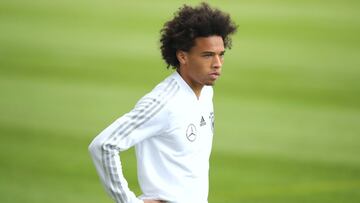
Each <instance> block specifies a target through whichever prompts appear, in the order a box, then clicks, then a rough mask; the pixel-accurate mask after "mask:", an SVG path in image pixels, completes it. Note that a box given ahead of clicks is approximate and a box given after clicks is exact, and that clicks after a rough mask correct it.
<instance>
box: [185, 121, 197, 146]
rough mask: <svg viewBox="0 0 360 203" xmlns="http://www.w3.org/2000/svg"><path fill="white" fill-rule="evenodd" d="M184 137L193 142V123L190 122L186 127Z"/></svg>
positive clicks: (194, 131)
mask: <svg viewBox="0 0 360 203" xmlns="http://www.w3.org/2000/svg"><path fill="white" fill-rule="evenodd" d="M186 138H187V139H188V140H189V141H190V142H194V141H195V140H196V127H195V125H194V124H192V123H191V124H190V125H189V126H188V127H187V130H186Z"/></svg>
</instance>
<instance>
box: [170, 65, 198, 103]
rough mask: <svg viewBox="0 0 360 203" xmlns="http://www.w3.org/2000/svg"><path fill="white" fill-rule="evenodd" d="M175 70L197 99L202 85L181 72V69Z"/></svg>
mask: <svg viewBox="0 0 360 203" xmlns="http://www.w3.org/2000/svg"><path fill="white" fill-rule="evenodd" d="M176 71H177V72H178V73H179V75H180V76H181V77H182V79H183V80H184V81H185V82H186V83H187V84H188V85H189V87H190V88H191V89H192V91H193V92H194V94H195V95H196V97H197V99H199V98H200V95H201V90H202V88H203V87H204V85H202V84H199V83H196V82H195V81H193V80H192V79H191V78H190V77H189V76H188V75H186V74H183V73H181V71H180V70H179V69H176Z"/></svg>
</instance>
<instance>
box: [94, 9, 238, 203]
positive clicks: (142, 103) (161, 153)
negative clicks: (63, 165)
mask: <svg viewBox="0 0 360 203" xmlns="http://www.w3.org/2000/svg"><path fill="white" fill-rule="evenodd" d="M235 31H236V26H235V24H234V23H233V22H232V21H231V19H230V17H229V15H228V14H225V13H223V12H221V11H220V10H217V9H213V8H211V7H210V6H209V5H208V4H206V3H202V4H201V5H200V6H198V7H194V8H193V7H189V6H186V5H185V6H183V7H182V8H181V9H180V10H179V11H178V12H177V13H176V15H175V17H174V18H173V19H172V20H171V21H169V22H167V23H165V26H164V28H163V29H162V30H161V39H160V42H161V52H162V56H163V59H164V60H165V62H166V63H167V64H168V67H169V66H172V67H173V68H174V69H176V71H174V73H172V74H171V75H170V76H169V77H167V78H166V79H165V80H164V81H162V82H161V83H160V84H158V85H157V86H156V87H155V88H154V89H153V90H152V91H151V92H150V93H148V94H147V95H145V96H144V97H143V98H141V99H140V100H139V102H138V103H137V104H136V106H135V107H134V109H133V110H132V111H130V112H129V113H127V114H125V115H123V116H122V117H120V118H119V119H117V120H116V121H115V122H114V123H112V124H111V125H110V126H109V127H107V128H106V129H105V130H104V131H102V132H101V133H100V134H99V135H98V136H97V137H96V138H95V139H94V140H93V142H92V143H91V144H90V146H89V150H90V152H91V155H92V158H93V161H94V163H95V166H96V169H97V171H98V174H99V176H100V179H101V181H102V183H103V184H104V186H105V188H106V190H107V191H108V193H109V195H110V196H111V197H112V198H113V199H114V200H115V201H116V202H118V203H120V202H121V203H142V202H145V203H160V202H169V203H207V201H208V200H207V198H208V178H209V174H208V172H209V157H210V152H211V145H212V138H213V137H212V136H213V132H214V111H213V103H212V97H213V89H212V87H211V86H212V85H214V83H215V81H216V80H217V79H218V77H219V76H220V74H221V67H222V64H223V60H224V59H223V57H224V53H225V48H230V45H231V39H230V37H229V35H230V34H233V33H234V32H235ZM132 146H135V150H136V157H137V167H138V180H139V184H140V186H141V190H142V192H143V194H142V195H141V196H140V197H136V196H135V194H134V193H133V192H132V191H130V189H129V187H128V183H127V181H126V179H125V178H124V176H123V173H122V169H121V161H120V159H119V152H121V151H124V150H127V149H128V148H130V147H132Z"/></svg>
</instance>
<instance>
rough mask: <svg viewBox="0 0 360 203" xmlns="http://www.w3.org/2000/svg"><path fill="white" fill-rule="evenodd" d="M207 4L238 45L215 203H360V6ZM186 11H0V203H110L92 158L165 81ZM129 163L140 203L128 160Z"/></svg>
mask: <svg viewBox="0 0 360 203" xmlns="http://www.w3.org/2000/svg"><path fill="white" fill-rule="evenodd" d="M211 3H212V4H213V5H216V6H217V7H219V8H222V9H223V10H225V11H228V12H230V13H231V15H232V16H233V18H234V20H235V21H236V22H237V23H238V24H239V32H238V33H237V34H236V35H235V36H234V38H233V49H232V50H230V51H228V52H227V54H226V59H225V61H226V62H225V66H224V70H223V71H224V74H223V76H222V78H221V79H220V80H219V82H218V83H217V85H216V87H215V91H216V92H215V98H214V101H215V111H216V133H215V137H214V146H213V153H212V156H211V176H210V196H209V202H210V203H233V202H246V203H258V202H259V203H260V202H261V203H263V202H266V203H272V202H273V203H282V202H284V203H289V202H291V203H293V202H295V203H296V202H299V203H303V202H309V203H313V202H316V203H321V202H324V203H325V202H326V203H335V202H359V201H360V158H359V154H360V125H359V123H360V80H359V78H360V69H359V67H360V57H359V56H360V41H359V37H358V36H360V16H359V15H358V10H359V9H360V3H359V2H358V1H350V0H349V1H325V0H316V1H309V0H302V1H284V0H271V1H264V0H257V1H211ZM182 4H183V2H182V1H151V2H150V1H136V2H135V1H134V2H124V1H115V0H108V1H99V0H91V1H69V0H67V1H47V0H36V1H22V0H3V1H1V2H0V92H1V99H0V112H1V114H0V136H1V142H0V166H1V167H0V173H1V174H2V176H1V178H0V202H4V203H7V202H15V203H16V202H29V203H32V202H34V203H35V202H36V203H38V202H53V203H57V202H59V203H60V202H61V203H66V202H88V203H92V202H94V203H95V202H96V203H97V202H111V200H110V199H109V198H108V197H107V195H106V193H105V192H104V190H103V188H102V185H101V184H100V181H99V179H98V177H97V175H96V172H95V168H94V166H93V164H92V162H91V160H90V156H89V154H88V152H87V146H88V144H89V143H90V142H91V140H92V139H93V138H94V137H95V136H96V135H97V133H99V132H100V131H101V130H102V129H103V128H105V127H106V126H107V125H108V124H110V123H111V122H112V121H113V120H114V119H116V118H117V117H118V116H121V115H122V114H123V113H125V112H127V111H129V110H130V109H131V108H132V107H133V105H134V104H135V102H136V101H137V100H138V99H139V98H140V97H141V96H142V95H144V94H145V93H146V92H148V91H150V90H151V89H152V88H153V86H154V85H156V84H157V83H158V82H159V81H161V80H162V79H163V78H164V77H166V76H167V75H168V74H170V72H171V71H167V70H166V69H165V64H164V63H163V62H162V60H161V56H160V52H159V49H158V46H159V43H158V39H159V30H160V29H161V27H162V25H163V23H164V22H165V21H166V20H167V19H169V18H171V16H172V13H173V12H174V11H175V10H176V9H177V8H178V7H179V6H181V5H182ZM192 4H195V3H192ZM122 161H123V163H124V164H123V165H124V170H125V174H126V177H127V179H128V180H129V183H130V186H131V188H132V189H133V190H134V191H135V192H136V193H137V194H140V192H141V191H140V190H139V187H138V185H137V179H136V174H135V173H134V171H135V169H136V165H135V159H134V153H133V150H130V151H127V152H125V153H124V154H122Z"/></svg>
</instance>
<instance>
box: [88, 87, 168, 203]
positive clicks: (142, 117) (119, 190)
mask: <svg viewBox="0 0 360 203" xmlns="http://www.w3.org/2000/svg"><path fill="white" fill-rule="evenodd" d="M168 98H169V93H163V94H158V95H156V97H151V96H149V95H147V96H145V97H143V98H142V99H141V100H140V101H139V102H138V103H137V105H136V106H135V108H134V109H133V110H132V111H131V112H129V113H127V114H125V115H124V116H122V117H120V118H119V119H117V120H116V121H115V122H113V123H112V124H111V125H110V126H108V127H107V128H106V129H105V130H103V131H102V132H101V133H100V134H99V135H98V136H97V137H96V138H95V139H94V140H93V141H92V143H91V144H90V146H89V151H90V154H91V156H92V159H93V161H94V164H95V167H96V170H97V172H98V174H99V176H100V179H101V182H102V183H103V185H104V186H105V188H106V191H107V192H108V194H109V195H110V196H111V197H112V198H113V199H114V200H115V202H117V203H142V202H143V201H142V200H140V199H138V198H137V197H136V196H135V194H134V193H133V192H132V191H130V189H129V187H128V183H127V181H126V179H125V178H124V176H123V172H122V167H121V161H120V156H119V152H121V151H124V150H127V149H128V148H130V147H132V146H134V145H136V144H137V143H139V142H141V141H142V140H144V139H147V138H150V137H152V136H156V135H159V134H160V133H161V132H162V130H163V129H165V127H166V126H165V125H166V122H165V123H164V119H163V117H164V115H165V114H166V112H165V110H164V106H165V104H166V100H167V99H168Z"/></svg>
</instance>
